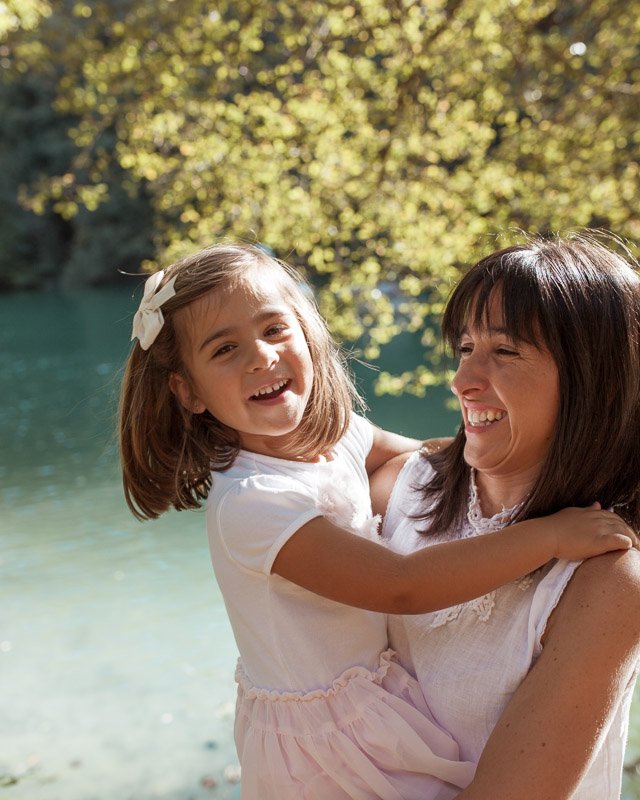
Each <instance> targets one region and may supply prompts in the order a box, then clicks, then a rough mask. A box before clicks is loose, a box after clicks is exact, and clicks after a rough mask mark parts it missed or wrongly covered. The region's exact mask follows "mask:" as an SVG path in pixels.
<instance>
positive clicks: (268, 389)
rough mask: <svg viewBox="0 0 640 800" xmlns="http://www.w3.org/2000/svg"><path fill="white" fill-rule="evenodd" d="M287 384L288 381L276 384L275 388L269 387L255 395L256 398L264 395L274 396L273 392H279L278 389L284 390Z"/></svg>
mask: <svg viewBox="0 0 640 800" xmlns="http://www.w3.org/2000/svg"><path fill="white" fill-rule="evenodd" d="M285 384H286V381H278V383H274V384H273V386H267V387H266V388H265V389H260V390H259V391H257V392H256V393H255V394H254V397H259V396H260V395H263V394H273V392H277V391H278V389H282V387H283V386H284V385H285Z"/></svg>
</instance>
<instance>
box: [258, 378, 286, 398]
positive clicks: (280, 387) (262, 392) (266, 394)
mask: <svg viewBox="0 0 640 800" xmlns="http://www.w3.org/2000/svg"><path fill="white" fill-rule="evenodd" d="M290 385H291V381H290V380H280V381H277V382H276V383H274V384H272V385H271V386H265V387H264V388H263V389H259V390H258V391H257V392H256V393H255V394H252V395H251V398H250V399H251V400H259V401H262V400H273V399H275V398H276V397H280V395H281V394H283V393H284V392H286V390H287V389H288V388H289V386H290Z"/></svg>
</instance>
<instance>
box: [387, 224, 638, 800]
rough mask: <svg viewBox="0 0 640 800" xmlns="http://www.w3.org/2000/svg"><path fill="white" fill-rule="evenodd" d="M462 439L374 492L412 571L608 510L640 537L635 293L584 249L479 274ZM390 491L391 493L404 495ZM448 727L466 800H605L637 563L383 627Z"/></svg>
mask: <svg viewBox="0 0 640 800" xmlns="http://www.w3.org/2000/svg"><path fill="white" fill-rule="evenodd" d="M443 333H444V337H445V339H446V341H447V342H448V344H450V345H451V346H452V347H453V348H454V350H455V351H456V352H457V353H458V355H459V366H458V370H457V373H456V375H455V378H454V380H453V385H452V389H453V392H454V394H456V396H457V397H458V399H459V401H460V405H461V410H462V417H463V422H462V425H461V427H460V430H459V432H458V435H457V436H456V438H455V439H454V440H453V442H452V444H450V445H449V446H448V447H445V448H444V449H442V450H441V451H440V452H437V453H435V454H433V455H430V456H429V455H426V454H425V453H420V454H419V453H415V454H413V455H411V456H410V457H408V459H407V458H406V457H403V459H401V460H398V459H396V460H395V461H394V462H390V463H389V464H388V465H386V466H385V467H383V468H381V469H380V470H379V471H378V473H376V475H375V478H374V481H373V484H372V495H373V500H374V506H377V508H376V509H375V510H377V511H383V510H384V509H385V506H387V502H386V501H387V498H388V496H389V491H390V489H391V487H392V486H393V491H392V492H391V497H390V500H389V503H388V506H387V508H386V518H385V525H384V534H385V535H386V536H387V537H388V538H389V539H390V542H391V546H392V547H394V548H395V549H397V550H399V551H401V552H409V551H410V550H412V549H414V548H416V547H423V546H428V545H430V544H433V543H436V542H438V541H443V540H447V539H452V538H459V537H466V536H476V535H482V534H483V533H485V532H487V531H489V530H495V529H496V528H498V527H501V526H503V525H505V524H506V523H507V522H512V521H514V520H520V519H524V518H526V517H529V516H534V515H541V514H547V513H550V512H552V511H555V510H557V509H559V508H562V507H564V506H571V505H589V504H590V503H592V502H594V501H599V502H600V503H601V504H602V506H603V507H605V508H613V509H615V511H617V512H618V514H620V515H621V516H622V517H624V518H625V519H626V520H627V522H629V523H630V525H631V526H632V527H633V528H634V529H635V530H638V529H639V528H640V279H639V278H638V275H637V274H636V273H635V272H634V271H633V270H632V269H631V267H629V266H628V264H627V263H626V262H625V261H624V260H623V259H622V258H620V257H619V256H617V255H615V254H614V253H612V252H610V251H609V250H608V249H607V248H605V247H603V246H602V245H600V244H598V243H596V242H594V241H591V240H589V239H586V238H583V237H582V238H581V237H574V238H571V239H566V240H553V241H534V242H532V243H530V244H525V245H519V246H516V247H511V248H508V249H506V250H503V251H500V252H498V253H495V254H493V255H491V256H489V257H488V258H485V259H483V260H482V261H480V262H479V263H478V264H477V265H476V266H474V267H473V268H472V269H471V270H470V272H469V273H468V274H467V275H466V276H465V277H464V278H463V279H462V281H461V282H460V284H459V285H458V287H457V288H456V289H455V291H454V293H453V295H452V297H451V300H450V302H449V304H448V306H447V309H446V312H445V316H444V320H443ZM394 481H395V485H394ZM390 637H391V643H392V646H393V647H394V648H395V649H396V650H397V651H398V654H399V657H400V660H401V661H402V662H403V663H404V664H405V666H407V667H408V668H409V669H411V670H412V671H414V672H415V674H416V675H417V677H418V680H419V682H420V684H421V686H422V688H423V690H424V694H425V696H426V697H429V698H432V702H431V703H430V704H431V708H432V711H433V713H434V716H435V718H436V720H437V721H438V722H439V723H440V724H441V725H442V726H443V727H444V728H445V729H446V730H447V731H448V732H449V733H451V734H452V735H453V737H454V738H455V739H456V740H457V741H458V742H459V744H460V747H461V757H462V758H464V759H469V760H474V761H477V760H478V759H479V764H478V769H477V773H476V777H475V779H474V781H473V783H472V784H471V786H470V787H469V788H467V789H465V790H464V791H463V792H462V793H461V794H460V795H459V797H460V798H464V800H487V798H496V800H533V799H534V798H535V800H565V799H566V800H568V799H569V798H572V800H613V799H614V798H619V796H620V782H621V773H622V764H623V756H624V747H625V739H626V731H627V724H628V715H629V705H630V702H631V695H632V690H633V685H634V682H635V677H636V675H637V671H638V663H639V657H640V554H639V553H638V552H637V551H628V552H625V553H615V554H608V555H605V556H600V557H598V558H594V559H590V560H589V561H586V562H583V563H582V564H580V563H569V562H566V561H564V562H562V561H558V562H555V563H552V564H549V565H547V566H546V567H543V568H542V569H540V570H538V571H537V572H535V573H534V574H532V575H530V576H527V577H526V578H524V579H522V580H520V581H516V582H514V583H512V584H508V585H507V586H505V587H502V588H501V589H499V590H497V591H496V592H492V593H491V594H489V595H487V596H485V597H484V598H480V599H479V600H475V601H472V602H470V603H466V604H464V605H462V606H458V607H455V608H451V609H446V610H445V611H441V612H437V613H433V614H425V615H421V616H415V617H397V618H392V619H391V621H390Z"/></svg>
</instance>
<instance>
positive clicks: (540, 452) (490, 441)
mask: <svg viewBox="0 0 640 800" xmlns="http://www.w3.org/2000/svg"><path fill="white" fill-rule="evenodd" d="M469 319H470V320H471V321H470V322H469V323H468V325H467V327H466V328H465V329H464V330H463V331H462V334H461V336H460V342H459V359H460V360H459V366H458V370H457V372H456V374H455V377H454V379H453V382H452V386H451V388H452V391H453V393H454V394H455V395H456V396H457V397H458V400H459V401H460V407H461V410H462V416H463V420H464V425H465V434H466V444H465V449H464V457H465V461H466V462H467V463H468V464H469V466H471V467H474V468H475V469H476V470H477V471H478V474H479V477H480V476H482V475H484V476H485V477H488V478H491V479H497V480H499V481H501V482H504V481H507V482H509V483H510V484H511V485H513V486H522V488H523V489H524V491H525V493H526V491H527V490H528V487H529V486H531V484H532V483H533V481H534V480H535V479H536V478H537V476H538V474H539V472H540V468H541V466H542V463H543V461H544V459H545V457H546V455H547V453H548V451H549V446H550V443H551V440H552V437H553V433H554V429H555V424H556V420H557V417H558V411H559V406H560V392H559V377H558V368H557V366H556V363H555V361H554V359H553V357H552V356H551V354H550V353H549V352H548V351H547V350H546V349H545V348H544V347H543V345H542V344H539V345H537V346H536V345H534V344H531V343H529V342H526V341H524V340H521V339H520V340H515V341H514V340H513V339H512V338H511V337H510V336H509V334H508V333H506V331H505V327H504V322H503V319H502V309H501V298H500V295H499V293H496V294H494V296H493V297H492V299H491V301H490V304H489V307H488V313H487V315H486V318H485V320H484V324H483V325H475V324H474V323H473V322H472V320H473V319H474V314H473V313H471V314H470V315H469ZM520 499H522V498H520Z"/></svg>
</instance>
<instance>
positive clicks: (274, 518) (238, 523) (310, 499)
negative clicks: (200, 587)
mask: <svg viewBox="0 0 640 800" xmlns="http://www.w3.org/2000/svg"><path fill="white" fill-rule="evenodd" d="M207 516H208V519H207V524H208V528H209V537H210V538H212V539H217V543H218V545H220V546H222V548H223V550H224V551H226V554H227V556H228V557H229V558H230V559H231V560H233V561H234V562H236V564H238V565H239V566H241V567H244V568H245V569H248V570H250V571H252V572H261V573H264V574H265V575H269V574H270V573H271V568H272V566H273V562H274V561H275V558H276V556H277V555H278V553H279V552H280V549H281V548H282V546H283V545H284V544H285V543H286V542H287V541H288V540H289V539H290V538H291V536H293V534H294V533H295V532H296V531H297V530H299V529H300V528H301V527H302V526H303V525H304V524H305V523H307V522H309V520H311V519H313V518H314V517H318V516H321V511H320V510H319V509H318V508H317V506H316V502H315V498H314V496H313V494H312V493H311V491H310V490H309V489H307V487H305V486H304V485H303V484H300V483H297V482H296V481H294V480H291V479H289V478H285V477H283V476H260V477H255V476H254V477H250V478H245V479H243V480H238V481H234V482H233V484H232V485H231V486H230V487H229V489H228V490H227V491H226V492H225V494H224V495H223V496H222V497H221V498H220V500H219V502H218V503H217V504H216V505H215V506H211V507H210V508H209V509H208V511H207ZM213 544H214V542H212V545H213Z"/></svg>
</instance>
